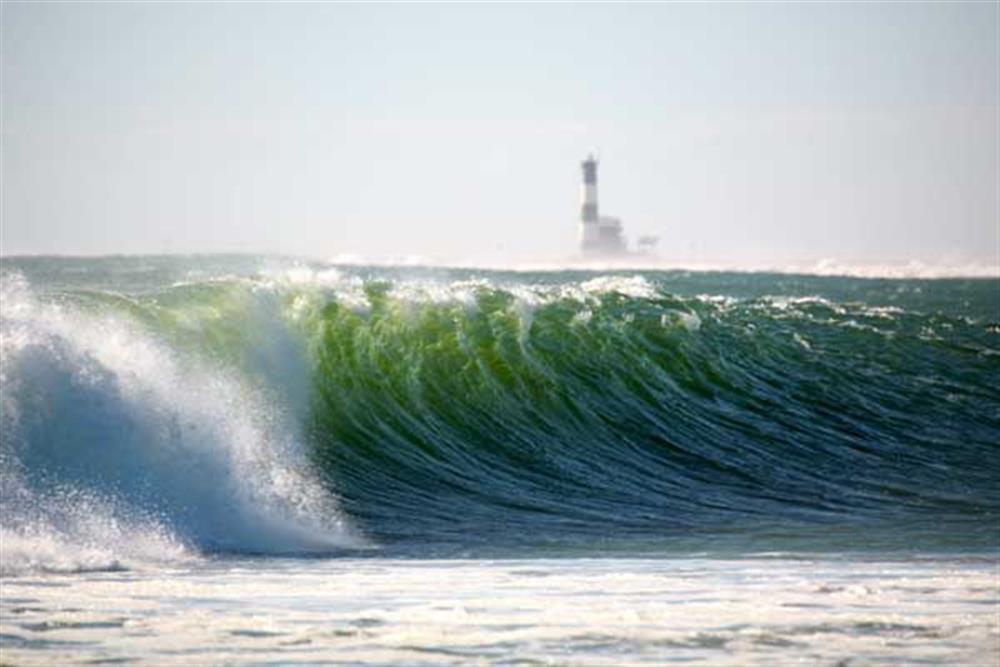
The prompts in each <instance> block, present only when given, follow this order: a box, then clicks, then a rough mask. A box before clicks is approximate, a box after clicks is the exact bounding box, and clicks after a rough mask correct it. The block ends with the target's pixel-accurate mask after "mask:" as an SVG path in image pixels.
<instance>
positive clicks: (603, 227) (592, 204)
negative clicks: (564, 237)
mask: <svg viewBox="0 0 1000 667" xmlns="http://www.w3.org/2000/svg"><path fill="white" fill-rule="evenodd" d="M580 166H581V167H583V189H582V190H581V191H580V195H581V200H582V203H581V207H580V253H581V254H582V255H583V257H585V258H588V259H592V258H611V257H625V256H628V255H635V254H641V255H648V254H650V253H651V252H652V250H653V248H654V247H655V246H656V242H657V238H656V237H655V236H643V237H641V238H640V239H639V250H638V252H636V253H632V252H629V250H628V245H627V244H626V242H625V234H624V231H623V229H622V221H621V220H619V219H618V218H613V217H611V216H602V215H600V214H599V212H598V208H597V159H596V158H595V157H594V156H593V155H592V154H591V155H588V156H587V159H586V160H584V161H583V162H582V163H581V165H580Z"/></svg>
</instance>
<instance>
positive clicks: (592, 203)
mask: <svg viewBox="0 0 1000 667" xmlns="http://www.w3.org/2000/svg"><path fill="white" fill-rule="evenodd" d="M580 166H581V167H583V186H582V188H581V189H580V252H581V253H582V254H583V255H590V254H593V252H594V251H595V250H596V249H597V247H598V245H599V241H598V238H599V235H598V221H597V160H596V159H594V156H593V155H588V156H587V159H586V160H584V161H583V163H582V164H581V165H580Z"/></svg>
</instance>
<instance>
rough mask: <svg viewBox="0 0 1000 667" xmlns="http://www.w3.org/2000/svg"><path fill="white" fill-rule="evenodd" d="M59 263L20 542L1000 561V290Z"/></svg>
mask: <svg viewBox="0 0 1000 667" xmlns="http://www.w3.org/2000/svg"><path fill="white" fill-rule="evenodd" d="M47 262H48V263H46V262H42V261H40V260H35V261H34V262H29V261H27V260H25V261H23V262H20V263H18V266H16V267H15V268H17V269H18V271H19V273H8V274H7V275H6V276H5V278H4V290H5V293H4V296H5V298H4V306H3V333H4V343H3V361H4V364H3V366H4V368H3V373H4V377H3V401H4V416H3V429H4V431H3V435H4V438H3V440H4V444H3V450H2V452H3V460H2V463H3V474H4V481H5V484H4V487H5V491H4V496H3V503H4V507H3V509H4V511H3V522H4V523H3V529H4V530H5V531H7V533H15V534H17V535H18V536H20V537H21V539H28V537H30V536H31V535H33V534H34V535H37V534H39V533H42V534H45V535H48V536H50V537H51V536H52V535H56V536H57V537H58V538H59V539H61V540H69V541H74V540H75V541H76V542H79V541H80V540H81V539H83V538H80V537H79V534H80V533H81V532H82V533H87V531H92V532H93V531H97V534H100V531H101V530H104V531H108V530H109V529H108V528H107V526H108V525H110V524H115V525H117V526H122V525H125V526H130V525H134V526H136V528H135V530H136V531H138V532H139V533H141V534H142V535H145V536H148V537H149V540H152V542H153V543H155V544H156V545H162V544H165V543H168V544H175V545H177V546H176V548H177V549H181V550H184V549H186V550H188V551H193V552H200V551H205V550H223V551H227V550H232V551H240V552H258V553H280V552H285V553H288V552H292V553H301V552H306V551H320V552H324V553H330V552H334V551H336V550H337V549H338V548H344V547H356V546H362V545H365V544H368V543H369V541H370V542H371V543H375V544H380V545H382V546H384V547H393V546H395V547H399V548H407V549H411V550H416V551H417V552H423V553H425V552H427V550H428V549H430V548H431V546H432V545H458V546H459V547H461V548H463V549H466V548H475V547H477V546H483V545H487V546H489V545H493V546H496V545H513V546H519V547H524V546H527V547H531V548H539V547H544V546H546V545H551V544H553V543H555V544H564V543H573V544H577V545H585V546H588V547H593V546H594V545H600V544H612V543H616V542H617V543H625V544H629V545H632V546H635V545H636V544H646V545H654V547H653V548H664V547H665V545H669V544H676V543H683V542H684V540H690V539H692V538H695V537H700V538H702V539H703V540H704V539H708V540H712V539H719V537H720V536H732V535H736V536H742V537H745V536H751V537H753V538H754V539H756V540H757V544H758V546H760V545H761V544H764V545H766V544H767V543H768V540H772V541H774V540H779V539H780V538H781V536H787V535H808V534H811V535H813V536H814V537H815V538H816V539H820V538H822V539H827V540H829V539H842V540H843V541H844V544H843V546H847V547H850V546H857V545H858V544H857V543H858V541H859V539H862V541H863V539H875V538H876V537H877V538H878V540H881V542H880V544H883V545H885V544H889V545H890V546H896V547H901V546H905V545H908V544H912V543H913V542H914V540H919V541H922V542H921V545H922V546H923V547H927V546H940V547H947V546H948V545H952V544H958V545H964V546H969V545H972V546H976V545H978V546H987V547H993V546H996V540H997V537H996V530H995V527H996V525H997V521H998V519H1000V498H998V497H997V493H996V489H997V488H998V486H1000V470H998V468H997V466H996V463H995V455H996V447H997V445H998V443H1000V395H998V393H997V391H996V388H995V377H996V375H997V371H998V370H1000V344H998V341H1000V338H998V334H1000V324H998V323H997V322H996V321H995V317H996V315H995V314H996V313H997V312H998V307H1000V304H998V291H997V282H996V281H994V280H935V281H927V280H924V281H917V280H874V281H873V280H858V279H847V278H831V277H803V276H775V275H751V274H690V273H683V272H672V273H649V272H646V273H640V272H622V273H612V274H594V273H587V272H554V273H551V272H550V273H537V274H525V273H503V272H484V271H471V270H469V271H458V270H434V269H417V268H405V269H400V268H395V269H387V268H385V267H382V268H373V267H350V268H343V267H341V268H339V269H338V268H334V267H330V266H321V265H314V266H309V265H299V264H295V263H291V262H284V263H283V262H279V261H277V260H270V261H266V262H259V261H258V262H256V263H253V262H249V260H241V259H232V258H229V259H219V258H216V259H206V258H185V259H178V258H160V259H155V260H154V259H148V258H147V259H140V258H133V259H127V258H126V259H122V258H117V259H105V260H86V261H84V260H73V261H70V260H47ZM74 262H76V264H74ZM88 262H89V263H88ZM213 262H214V263H213ZM81 263H82V265H83V270H82V271H81V270H80V264H81ZM247 264H250V266H248V265H247ZM140 267H141V270H140ZM70 269H74V270H75V273H74V272H71V271H70ZM81 276H82V278H81ZM128 277H131V278H132V280H129V279H128ZM29 284H30V287H29ZM991 318H992V319H991ZM8 489H14V490H16V492H8ZM74 494H76V497H86V498H90V499H93V500H88V503H89V504H90V506H93V507H97V508H98V509H96V510H91V509H88V510H86V511H85V512H82V514H86V515H87V516H93V515H97V516H101V517H105V518H106V519H107V520H105V521H103V522H99V523H101V525H103V526H104V528H94V527H92V526H91V527H87V526H84V527H83V528H80V527H78V526H76V527H75V526H74V521H76V522H78V523H80V520H79V516H76V518H74V516H75V515H74V512H73V511H72V508H73V507H75V506H76V505H74V503H72V502H68V501H67V500H66V499H67V498H71V497H73V495H74ZM82 506H87V503H83V504H82ZM77 514H81V513H77ZM345 517H350V519H349V522H348V519H347V518H345ZM348 523H350V524H351V525H352V526H357V529H354V528H351V527H350V526H349V525H348ZM81 525H82V523H81ZM40 527H43V528H40ZM119 530H121V529H120V528H119ZM126 532H127V531H126ZM362 533H363V534H364V535H366V536H367V538H366V539H365V540H363V539H362V538H360V537H359V535H360V534H362ZM5 534H6V533H5ZM25 536H28V537H25ZM837 536H840V537H839V538H838V537H837ZM121 541H122V542H136V541H135V540H127V539H126V540H121ZM141 542H142V541H141V540H140V541H138V543H141ZM703 543H704V542H703ZM775 543H777V542H775ZM154 550H159V551H163V548H162V546H157V547H156V549H154Z"/></svg>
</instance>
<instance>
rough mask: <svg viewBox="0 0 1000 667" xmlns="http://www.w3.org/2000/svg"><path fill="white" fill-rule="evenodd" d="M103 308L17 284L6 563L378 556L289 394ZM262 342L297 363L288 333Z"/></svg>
mask: <svg viewBox="0 0 1000 667" xmlns="http://www.w3.org/2000/svg"><path fill="white" fill-rule="evenodd" d="M100 296H101V295H96V296H95V295H92V294H83V295H66V296H65V297H64V298H57V299H38V298H36V297H35V295H34V294H33V293H32V289H31V288H30V287H29V286H28V285H27V283H26V282H25V281H24V280H23V279H22V278H21V277H20V276H18V275H17V274H5V276H4V293H3V302H4V309H3V321H2V331H3V347H2V355H3V397H2V401H3V422H2V428H3V446H2V450H3V451H2V454H3V456H2V461H3V478H4V479H3V481H4V494H3V504H4V507H3V513H2V515H3V529H4V535H5V538H6V539H5V540H4V561H5V564H7V563H11V562H13V561H16V560H22V561H23V560H24V559H23V558H19V557H18V556H17V555H16V554H15V553H14V551H13V550H12V549H15V550H17V551H18V552H23V553H27V552H34V553H33V555H31V559H33V560H32V561H31V564H34V565H39V566H41V567H55V568H61V567H64V565H63V564H60V563H59V562H56V560H57V559H56V558H55V557H53V562H51V563H44V562H42V563H35V562H34V561H36V560H38V559H39V558H41V557H42V555H43V554H44V553H46V551H47V550H49V551H59V550H60V547H59V545H65V546H66V548H67V549H69V548H74V549H77V550H80V551H81V553H83V554H86V553H88V551H87V550H88V549H90V548H91V547H92V546H93V545H101V546H102V547H105V548H107V549H109V550H110V551H111V552H112V553H111V554H110V559H109V560H108V563H109V565H112V564H120V563H122V562H130V561H142V560H146V559H148V558H149V557H150V553H151V552H154V551H157V552H158V556H159V557H169V554H170V553H172V552H176V553H178V554H179V553H181V552H184V553H190V552H203V551H206V550H208V551H217V550H224V551H240V552H261V553H303V552H323V553H329V552H331V551H334V550H337V549H339V548H343V547H345V546H350V545H355V546H357V545H360V544H361V543H362V541H361V540H360V539H359V538H357V537H356V536H354V535H353V534H352V532H351V530H350V529H349V528H348V527H347V525H346V523H345V521H344V519H343V517H342V515H341V513H340V511H339V509H338V508H337V506H336V501H335V499H334V497H333V496H332V494H330V493H329V492H328V491H327V490H326V489H324V488H323V487H322V486H321V485H320V484H319V482H318V481H317V480H316V478H315V476H314V475H313V474H312V472H311V471H310V470H309V469H308V466H307V462H306V460H305V458H304V453H303V452H302V451H301V438H300V436H299V435H298V433H297V425H296V424H295V423H294V420H292V419H290V418H289V414H292V413H294V410H290V411H289V414H286V412H285V410H284V409H283V408H282V407H281V402H280V398H281V397H276V396H275V395H274V394H273V393H271V394H269V393H267V392H266V391H265V389H264V388H262V387H261V386H260V385H259V383H255V382H254V380H253V378H241V377H240V376H239V375H238V374H237V373H236V372H235V370H234V369H233V368H231V367H227V366H226V365H223V364H212V363H210V362H209V360H207V359H205V358H199V357H198V356H197V355H195V354H193V353H191V350H190V349H185V348H184V346H178V347H174V348H171V347H170V346H169V345H168V344H167V343H166V341H167V340H168V339H169V338H170V332H168V331H149V330H148V323H149V322H151V321H156V320H157V317H155V316H157V315H162V314H160V313H156V310H157V309H156V308H153V309H149V310H148V311H145V312H143V311H142V307H141V306H139V305H137V304H135V303H131V304H130V305H129V307H128V308H123V306H122V300H120V299H108V298H106V297H104V298H96V297H100ZM136 311H140V312H139V313H138V316H137V313H136ZM162 321H163V320H162V319H161V320H160V322H161V324H162ZM175 332H176V331H175ZM257 333H261V332H259V331H258V332H257ZM264 333H265V334H266V333H267V332H264ZM272 333H273V332H272ZM174 340H177V338H176V337H175V338H174ZM259 340H260V342H262V344H264V345H267V346H270V349H265V350H263V351H261V350H258V352H259V353H260V354H261V355H263V356H264V357H268V358H270V359H271V360H282V359H284V360H286V361H287V359H289V358H291V357H294V355H293V354H291V351H290V350H289V349H287V347H285V348H282V347H281V346H280V344H279V343H278V342H277V341H278V340H279V339H278V337H277V336H274V335H264V336H262V337H261V338H260V339H259ZM275 352H280V354H275ZM264 366H266V364H265V365H264ZM258 368H261V366H260V365H259V364H258ZM265 370H267V369H266V368H265ZM271 370H274V369H271ZM294 370H295V369H293V371H294ZM277 380H278V384H279V385H281V386H284V387H286V388H287V387H288V386H289V383H288V382H282V378H280V377H278V378H277ZM287 398H293V399H294V398H298V400H299V401H300V402H302V401H304V400H305V398H304V397H302V396H298V397H296V396H294V394H293V395H291V396H288V397H287ZM81 499H82V500H83V502H81ZM146 542H152V543H155V544H169V545H171V547H172V548H171V549H163V548H160V547H157V548H152V549H150V548H146V547H145V546H144V543H146ZM83 558H84V560H85V561H90V560H95V559H94V558H91V557H89V556H86V555H85V556H83ZM80 566H81V567H90V566H91V564H90V563H89V562H84V563H82V564H81V565H80Z"/></svg>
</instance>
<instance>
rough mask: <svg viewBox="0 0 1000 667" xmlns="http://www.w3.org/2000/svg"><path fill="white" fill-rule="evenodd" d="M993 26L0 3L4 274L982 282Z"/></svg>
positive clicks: (655, 14) (855, 9) (996, 213)
mask: <svg viewBox="0 0 1000 667" xmlns="http://www.w3.org/2000/svg"><path fill="white" fill-rule="evenodd" d="M998 26H1000V4H997V3H995V2H984V3H976V4H973V3H969V4H963V3H958V2H947V3H944V2H943V3H913V4H905V3H885V4H874V3H830V4H752V5H749V4H748V5H735V4H707V3H699V4H625V5H623V4H586V5H580V4H516V5H499V4H476V5H472V4H470V5H455V4H423V5H401V4H378V5H364V4H321V3H302V4H289V3H282V4H277V3H275V4H264V3H257V4H250V3H245V4H244V3H226V4H221V3H214V4H213V3H187V4H170V3H162V4H160V3H141V4H140V3H135V4H129V3H101V4H87V3H36V4H32V3H11V2H4V3H3V5H2V38H3V42H2V74H3V81H2V107H3V120H2V131H3V155H2V168H3V174H2V175H3V202H2V216H3V217H2V235H0V240H2V248H0V250H2V253H3V254H7V255H11V254H22V253H68V254H94V253H118V252H124V253H140V252H142V253H146V252H148V253H159V252H215V251H260V252H281V253H293V254H308V255H314V256H318V257H333V256H337V255H342V254H358V255H363V256H383V257H384V256H388V255H400V256H402V255H421V256H426V257H432V258H441V259H462V258H476V259H487V258H509V259H526V258H532V259H558V258H562V257H566V256H568V255H571V254H572V253H573V252H574V250H575V246H576V239H577V217H578V213H579V181H580V169H579V162H580V160H581V159H582V158H583V157H584V156H585V155H586V153H587V152H588V151H590V150H592V149H593V150H596V151H598V153H599V155H600V158H601V167H600V196H601V208H602V213H608V214H613V215H617V216H619V217H621V218H622V219H623V222H624V224H625V227H626V232H627V233H628V235H629V236H630V237H631V238H633V239H634V238H635V237H636V236H638V235H639V234H645V233H652V234H658V235H660V236H661V237H662V241H661V254H662V255H663V256H664V257H666V258H668V259H669V258H674V259H702V260H719V261H727V262H733V263H737V264H738V263H755V262H757V263H759V262H768V261H777V262H780V261H812V260H817V259H821V258H835V259H837V260H842V261H888V262H900V261H908V260H919V261H926V262H948V263H951V264H962V263H966V262H967V263H970V264H971V263H979V264H982V263H987V264H989V263H991V262H992V263H997V262H998V261H1000V259H998V256H1000V236H998V235H1000V230H998V225H1000V222H998V220H1000V192H998V188H1000V185H998V180H1000V134H998V113H1000V102H998V98H1000V80H998V79H1000V27H998Z"/></svg>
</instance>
